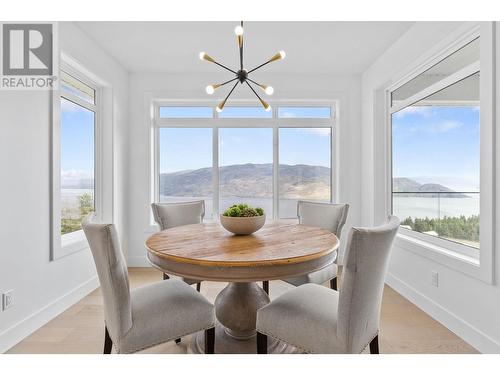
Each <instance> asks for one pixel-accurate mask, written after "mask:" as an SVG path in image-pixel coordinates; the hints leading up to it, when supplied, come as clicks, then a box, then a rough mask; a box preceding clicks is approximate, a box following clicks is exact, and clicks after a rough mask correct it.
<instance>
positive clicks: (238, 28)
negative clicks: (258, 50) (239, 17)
mask: <svg viewBox="0 0 500 375" xmlns="http://www.w3.org/2000/svg"><path fill="white" fill-rule="evenodd" d="M243 32H244V30H243V27H242V26H240V25H238V26H236V27H235V28H234V33H235V34H236V35H238V36H242V35H243Z"/></svg>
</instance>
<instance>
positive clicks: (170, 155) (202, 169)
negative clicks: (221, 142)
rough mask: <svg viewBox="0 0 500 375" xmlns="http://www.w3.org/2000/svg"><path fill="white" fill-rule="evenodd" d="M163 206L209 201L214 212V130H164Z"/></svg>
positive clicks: (208, 212) (208, 214)
mask: <svg viewBox="0 0 500 375" xmlns="http://www.w3.org/2000/svg"><path fill="white" fill-rule="evenodd" d="M159 144H160V165H159V170H160V176H159V184H160V185H159V188H160V191H159V193H160V194H159V198H160V202H185V201H193V200H204V201H205V217H206V218H210V217H211V216H212V212H213V207H212V205H213V199H212V196H213V188H212V129H210V128H162V129H160V140H159Z"/></svg>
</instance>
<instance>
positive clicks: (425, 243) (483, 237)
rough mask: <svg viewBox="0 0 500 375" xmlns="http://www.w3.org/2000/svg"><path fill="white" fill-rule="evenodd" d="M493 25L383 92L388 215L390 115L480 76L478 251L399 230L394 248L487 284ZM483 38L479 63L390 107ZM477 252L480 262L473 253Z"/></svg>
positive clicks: (482, 26) (457, 39)
mask: <svg viewBox="0 0 500 375" xmlns="http://www.w3.org/2000/svg"><path fill="white" fill-rule="evenodd" d="M493 30H494V26H493V24H492V23H491V22H481V23H479V24H476V25H474V26H472V27H469V29H468V30H465V31H464V30H460V31H459V34H458V33H457V34H456V35H453V38H451V40H449V41H447V43H446V44H445V45H442V46H440V48H439V49H435V50H434V53H433V54H430V55H428V56H426V57H424V59H422V61H420V62H418V63H417V65H416V66H414V67H413V68H412V69H409V70H408V71H407V72H406V73H405V74H402V75H401V76H402V78H400V79H398V80H394V82H395V83H393V84H390V85H388V86H386V88H385V90H384V93H383V95H384V99H383V100H384V106H385V111H384V112H385V129H386V132H385V133H386V149H385V153H386V165H385V168H386V180H385V186H386V188H385V191H386V197H385V213H386V214H391V212H392V167H393V160H392V114H393V113H395V112H397V111H399V110H401V109H403V108H405V107H407V106H409V105H411V104H413V103H415V102H417V101H419V100H421V99H424V98H426V97H428V96H429V95H432V94H433V93H435V92H437V91H439V90H441V89H443V88H446V87H449V86H450V85H452V84H454V83H456V82H459V81H460V80H462V79H464V78H467V77H469V76H471V75H473V74H475V73H476V72H480V100H479V103H480V106H481V116H480V143H481V147H480V149H481V151H480V189H479V194H480V195H479V196H480V198H479V199H480V211H479V212H480V248H479V250H476V249H473V248H471V247H469V246H466V245H462V244H460V243H456V242H452V241H449V240H446V239H441V238H439V237H433V236H430V235H425V234H423V233H418V232H415V231H412V230H409V229H406V228H400V229H399V233H398V236H397V238H396V245H397V246H399V247H401V248H403V249H405V250H409V251H412V252H414V253H416V254H418V255H421V256H424V257H427V258H429V259H432V260H434V261H436V262H438V263H441V264H443V265H445V266H447V267H450V268H453V269H455V270H458V271H460V272H463V273H466V274H468V275H470V276H473V277H475V278H477V279H479V280H482V281H484V282H486V283H490V284H491V283H492V282H493V251H494V227H495V222H494V215H493V207H494V204H493V202H494V178H493V176H494V174H493V173H494V170H493V166H494V158H495V152H494V125H493V124H494V121H493V120H494V109H495V106H494V87H493V77H494V75H493V72H494V70H493V69H494V43H493V41H494V38H493ZM478 37H480V60H479V61H477V62H475V63H472V64H470V65H469V66H467V67H465V68H463V69H461V70H459V71H458V72H455V73H454V74H452V75H450V76H448V77H445V78H443V79H442V80H440V81H438V82H436V83H434V84H432V85H431V86H429V87H427V88H425V89H423V90H421V91H420V92H418V93H417V94H414V95H412V96H411V97H410V98H408V99H406V100H404V101H401V102H399V103H397V104H396V105H395V106H392V107H391V92H393V91H394V90H396V89H397V88H399V87H401V86H402V85H404V84H406V83H407V82H409V81H411V80H412V79H413V78H415V77H416V76H418V75H419V74H421V73H423V72H425V71H426V70H427V69H429V68H430V67H432V66H433V65H435V64H436V63H438V62H439V61H441V60H443V59H445V58H446V57H447V56H450V55H451V54H453V53H454V52H456V51H458V50H459V49H461V48H462V47H463V46H465V45H466V44H468V43H469V42H471V41H473V40H474V39H476V38H478ZM477 251H478V252H479V257H475V256H474V254H473V253H474V252H477Z"/></svg>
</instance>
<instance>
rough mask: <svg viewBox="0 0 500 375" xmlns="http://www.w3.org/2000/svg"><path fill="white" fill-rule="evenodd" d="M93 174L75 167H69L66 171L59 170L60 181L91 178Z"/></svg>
mask: <svg viewBox="0 0 500 375" xmlns="http://www.w3.org/2000/svg"><path fill="white" fill-rule="evenodd" d="M93 177H94V175H93V174H92V173H90V172H88V171H82V170H77V169H70V170H66V171H61V180H62V181H68V182H69V181H79V180H82V179H87V178H93Z"/></svg>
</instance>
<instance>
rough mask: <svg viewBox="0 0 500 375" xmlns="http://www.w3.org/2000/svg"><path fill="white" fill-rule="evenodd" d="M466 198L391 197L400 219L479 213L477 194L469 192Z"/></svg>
mask: <svg viewBox="0 0 500 375" xmlns="http://www.w3.org/2000/svg"><path fill="white" fill-rule="evenodd" d="M468 196H469V197H468V198H439V199H438V198H422V197H398V196H395V197H394V198H393V207H394V209H393V211H394V214H395V215H396V216H398V217H399V218H400V219H401V220H404V219H406V218H407V217H409V216H411V217H412V218H416V217H418V218H425V217H428V218H434V219H437V218H443V217H444V216H451V217H453V216H461V215H464V216H466V217H469V216H472V215H479V194H470V195H468Z"/></svg>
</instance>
